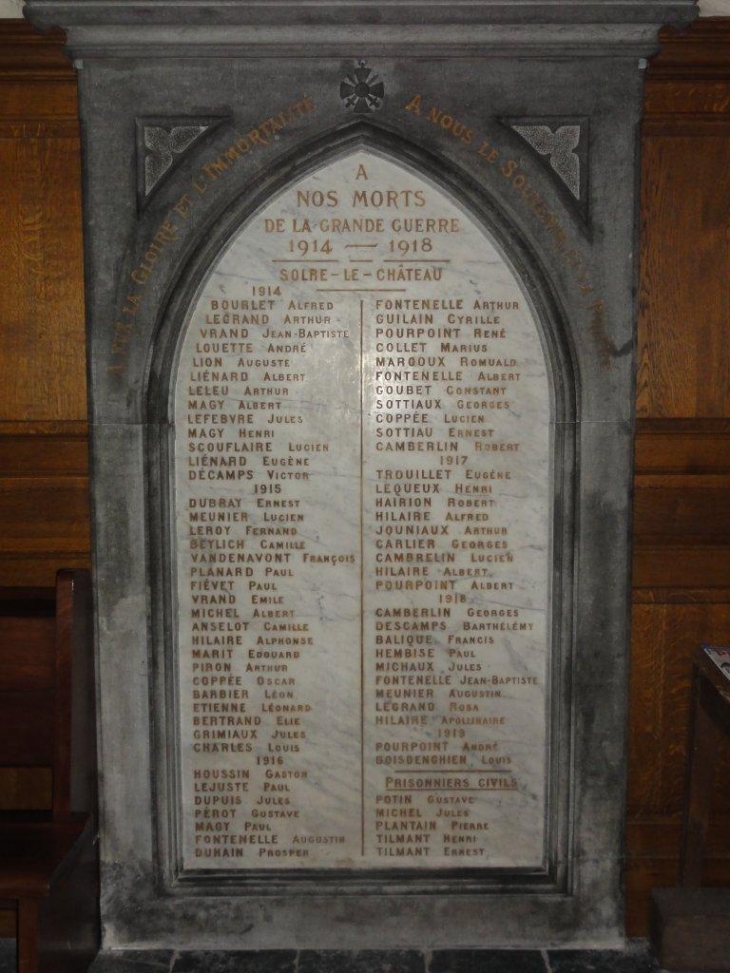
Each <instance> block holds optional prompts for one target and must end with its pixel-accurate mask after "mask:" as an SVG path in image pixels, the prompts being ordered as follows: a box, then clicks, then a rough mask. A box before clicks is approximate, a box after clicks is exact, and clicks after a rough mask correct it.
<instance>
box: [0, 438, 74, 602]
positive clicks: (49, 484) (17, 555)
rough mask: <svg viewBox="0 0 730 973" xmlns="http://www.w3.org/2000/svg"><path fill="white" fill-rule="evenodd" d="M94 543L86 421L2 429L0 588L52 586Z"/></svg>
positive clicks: (0, 453)
mask: <svg viewBox="0 0 730 973" xmlns="http://www.w3.org/2000/svg"><path fill="white" fill-rule="evenodd" d="M29 428H30V430H31V432H29V431H28V430H29ZM90 544H91V539H90V527H89V471H88V443H87V426H86V423H57V424H55V425H50V424H45V425H44V426H42V427H41V431H39V430H38V429H37V428H36V427H34V426H33V424H29V423H23V422H20V423H0V585H36V586H46V587H50V586H52V585H53V584H54V581H55V576H56V571H57V570H58V569H59V568H60V567H71V568H73V567H88V564H89V560H90V553H89V552H90Z"/></svg>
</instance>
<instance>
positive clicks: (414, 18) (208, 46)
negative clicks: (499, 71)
mask: <svg viewBox="0 0 730 973" xmlns="http://www.w3.org/2000/svg"><path fill="white" fill-rule="evenodd" d="M696 15H697V4H696V0H378V2H371V0H358V2H353V0H27V2H26V4H25V16H26V17H27V18H28V19H29V20H30V21H31V22H32V23H34V24H35V25H37V26H38V27H41V28H48V27H62V28H63V29H64V30H66V31H67V32H68V36H69V46H70V48H71V50H72V51H73V52H74V53H77V54H79V55H81V54H86V55H88V56H91V55H97V56H104V55H108V56H115V57H119V56H125V55H129V56H139V55H146V54H147V53H149V55H150V56H154V57H161V56H176V57H177V56H186V55H188V56H211V55H212V56H215V55H220V56H236V55H239V54H240V55H244V54H245V53H246V52H250V51H251V50H252V49H255V50H256V52H257V53H262V50H264V51H265V49H266V48H271V49H272V51H273V50H276V51H277V52H278V53H281V51H282V49H284V50H286V51H288V52H292V53H294V52H296V51H299V52H301V50H302V47H304V46H306V47H307V48H308V49H310V50H311V49H312V48H316V49H317V50H318V51H325V50H328V51H332V52H338V53H347V52H348V49H349V48H350V47H351V48H352V49H353V50H354V49H357V50H358V51H360V52H365V53H367V50H371V49H372V50H375V49H377V51H378V52H379V53H383V52H384V51H386V50H387V49H388V48H391V47H392V49H393V52H394V53H396V52H397V51H398V50H400V51H402V50H403V48H404V47H405V48H407V49H409V50H413V51H418V52H419V53H425V52H427V51H428V50H434V51H439V52H440V53H442V54H444V53H448V52H449V50H450V49H453V51H454V54H455V55H456V54H460V55H461V56H463V55H464V54H465V53H474V54H488V55H490V56H496V55H504V56H513V55H514V52H515V49H516V48H519V50H520V54H521V55H522V56H525V55H527V56H529V55H531V54H535V55H545V54H546V53H553V54H554V53H556V52H557V51H558V50H559V52H560V54H561V55H562V56H566V55H581V54H591V53H599V52H600V53H601V54H604V55H606V54H615V55H617V56H621V55H624V56H634V55H648V54H650V53H652V52H653V51H654V50H655V48H656V33H657V31H658V29H659V28H660V27H662V26H664V25H673V26H676V27H678V28H681V27H683V26H686V25H687V24H689V23H691V21H692V20H694V18H695V17H696ZM363 31H365V33H363Z"/></svg>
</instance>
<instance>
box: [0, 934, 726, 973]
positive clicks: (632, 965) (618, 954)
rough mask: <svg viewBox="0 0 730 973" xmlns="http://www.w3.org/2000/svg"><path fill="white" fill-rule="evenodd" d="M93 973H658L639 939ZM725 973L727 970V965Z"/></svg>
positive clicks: (160, 955)
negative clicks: (620, 943) (609, 946)
mask: <svg viewBox="0 0 730 973" xmlns="http://www.w3.org/2000/svg"><path fill="white" fill-rule="evenodd" d="M0 973H15V947H14V944H13V942H12V940H7V939H5V940H3V939H0ZM92 973H661V971H660V969H659V966H658V965H657V963H656V960H654V958H653V957H652V956H651V954H650V953H649V950H648V948H647V947H646V945H645V944H644V943H634V944H632V946H631V947H630V948H628V949H627V950H625V951H619V950H583V949H579V950H567V949H563V950H549V951H548V952H538V951H536V950H488V949H485V950H438V951H436V952H434V953H430V954H428V953H427V954H425V955H424V954H423V953H421V952H419V951H416V950H393V951H377V950H372V951H367V952H359V953H358V952H339V951H323V952H315V951H313V950H302V951H301V952H300V953H298V954H297V953H295V952H294V951H285V950H277V951H274V950H271V951H266V950H262V951H260V952H194V953H193V952H190V953H175V954H173V953H172V952H170V951H168V950H160V951H158V952H123V953H114V954H109V953H107V954H105V955H104V956H103V957H100V958H99V960H97V962H96V963H95V964H94V966H93V969H92ZM727 973H730V963H729V964H728V970H727Z"/></svg>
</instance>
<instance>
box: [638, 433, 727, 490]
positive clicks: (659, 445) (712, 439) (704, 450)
mask: <svg viewBox="0 0 730 973" xmlns="http://www.w3.org/2000/svg"><path fill="white" fill-rule="evenodd" d="M635 472H636V475H637V476H641V474H643V473H645V474H648V475H659V474H667V473H693V474H698V475H703V474H704V475H708V474H715V473H717V474H723V473H724V474H730V421H728V420H727V419H640V420H639V421H638V422H637V424H636V450H635Z"/></svg>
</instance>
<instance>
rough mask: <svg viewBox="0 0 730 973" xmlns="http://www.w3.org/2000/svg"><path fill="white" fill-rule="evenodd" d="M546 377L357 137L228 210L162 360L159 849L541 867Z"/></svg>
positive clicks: (514, 297)
mask: <svg viewBox="0 0 730 973" xmlns="http://www.w3.org/2000/svg"><path fill="white" fill-rule="evenodd" d="M356 221H360V222H359V223H357V222H356ZM550 403H551V395H550V389H549V380H548V376H547V371H546V363H545V359H544V355H543V351H542V347H541V343H540V339H539V335H538V329H537V325H536V321H535V317H534V312H533V310H532V308H531V306H530V303H529V300H528V299H527V297H526V294H525V292H524V290H523V288H522V286H521V284H520V282H519V280H518V279H517V278H516V276H515V274H514V272H513V271H512V269H511V268H510V266H509V265H508V263H507V262H506V260H505V258H504V257H503V256H502V254H501V253H500V251H499V250H498V249H497V247H496V246H495V244H494V242H493V241H492V240H491V239H490V237H489V236H488V234H487V233H486V232H485V230H484V229H483V228H481V227H480V226H479V225H477V224H476V223H475V221H474V220H473V218H472V217H471V216H470V215H469V214H468V213H467V212H466V211H465V210H464V209H463V208H461V207H460V206H459V205H457V204H456V203H455V202H454V201H453V200H452V199H451V198H450V197H449V196H447V195H446V194H445V193H444V192H443V191H442V190H441V189H440V188H439V187H437V186H436V185H435V184H433V183H431V182H429V181H426V180H425V179H424V178H423V177H422V176H421V175H420V174H417V173H416V172H414V171H412V170H410V169H409V168H406V167H405V166H401V165H397V164H395V163H394V162H393V161H392V160H390V159H387V158H385V157H382V156H380V155H377V154H375V153H373V152H367V151H364V150H357V151H355V152H352V153H351V154H349V155H347V156H345V157H343V158H339V159H337V160H336V161H333V162H331V163H329V164H327V165H326V166H324V167H323V168H321V169H320V170H318V171H317V172H314V173H312V174H310V175H308V176H306V177H304V178H302V179H301V180H300V181H298V182H296V183H294V184H293V185H290V186H289V187H288V188H286V189H285V190H284V191H283V192H281V193H280V194H279V195H278V196H277V197H276V198H273V199H271V200H270V202H269V203H268V204H267V206H266V207H265V208H264V209H262V210H261V211H260V212H259V213H257V214H256V215H255V216H254V217H252V218H251V220H250V221H249V222H248V223H247V224H246V225H245V226H243V227H242V228H241V229H240V231H239V232H238V234H237V235H236V236H235V238H234V239H233V241H232V242H231V244H230V245H229V246H228V247H227V249H226V250H225V252H224V253H223V254H222V255H221V257H220V258H219V260H218V261H217V263H216V265H215V266H214V268H213V269H212V271H211V272H210V274H209V275H208V277H207V279H206V281H205V282H204V284H203V286H202V287H201V288H200V291H199V294H198V296H197V298H196V300H195V302H194V304H193V306H192V307H191V309H190V313H189V317H188V320H187V322H186V325H185V333H184V339H183V341H182V344H181V349H180V354H179V362H178V366H177V380H176V383H175V385H174V403H173V407H174V419H175V472H174V483H173V494H174V496H173V503H174V510H175V523H174V525H173V533H174V541H175V545H176V550H177V556H176V563H177V577H176V579H175V580H174V584H175V595H176V602H177V611H176V616H177V631H176V647H175V651H176V666H177V678H178V698H177V700H176V705H177V707H178V712H179V721H178V726H179V738H178V741H177V742H176V745H177V746H179V751H180V752H179V757H180V766H181V782H180V798H179V799H180V802H181V820H182V836H181V838H182V849H181V850H182V859H183V863H184V867H186V868H188V869H202V870H205V869H211V868H216V869H230V870H232V871H235V870H240V869H252V868H272V869H277V868H278V869H281V868H295V869H297V868H330V869H337V868H356V869H378V868H406V869H424V868H448V867H451V868H453V867H460V868H480V867H481V868H484V867H522V868H528V867H540V866H541V865H542V863H543V858H544V849H545V818H546V788H547V782H546V762H547V741H548V720H549V700H548V699H547V693H546V685H547V682H548V676H549V657H550V634H549V633H550V631H551V621H550V598H551V575H550V563H551V518H552V493H553V491H552V475H553V474H552V466H551V442H552V416H551V404H550Z"/></svg>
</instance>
